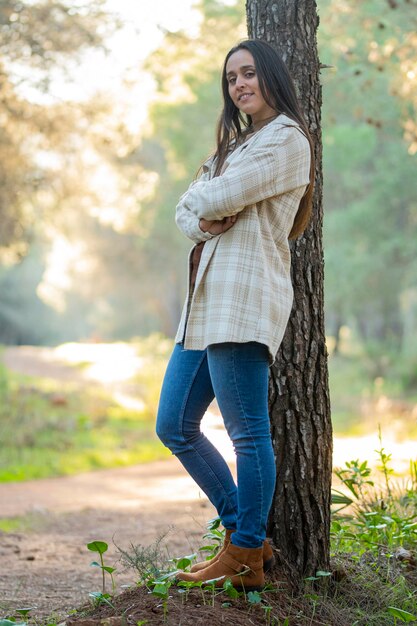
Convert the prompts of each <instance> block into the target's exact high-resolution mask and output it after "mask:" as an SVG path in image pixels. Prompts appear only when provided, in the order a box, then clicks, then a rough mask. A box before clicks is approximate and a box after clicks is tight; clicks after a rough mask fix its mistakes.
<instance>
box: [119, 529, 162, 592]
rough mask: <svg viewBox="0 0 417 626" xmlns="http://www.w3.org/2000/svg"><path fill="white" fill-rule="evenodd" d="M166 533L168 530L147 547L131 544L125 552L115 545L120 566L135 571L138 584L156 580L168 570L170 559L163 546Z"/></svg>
mask: <svg viewBox="0 0 417 626" xmlns="http://www.w3.org/2000/svg"><path fill="white" fill-rule="evenodd" d="M168 533H169V530H168V531H167V532H165V533H163V534H161V535H159V536H158V537H157V538H156V540H155V541H154V542H153V543H152V544H150V545H149V546H142V545H140V544H137V545H135V544H133V543H131V544H130V548H129V549H127V550H125V549H123V548H121V547H120V546H118V545H117V544H115V546H116V548H117V550H118V551H119V552H120V555H121V562H122V564H123V565H124V566H126V567H129V568H132V569H134V570H136V572H137V573H138V574H139V581H138V583H139V584H142V583H144V584H147V582H148V581H151V580H156V579H157V578H158V577H159V576H161V575H162V574H164V573H165V572H166V570H167V569H168V568H169V562H170V559H169V558H168V552H167V549H166V546H165V544H164V540H165V538H166V537H167V535H168Z"/></svg>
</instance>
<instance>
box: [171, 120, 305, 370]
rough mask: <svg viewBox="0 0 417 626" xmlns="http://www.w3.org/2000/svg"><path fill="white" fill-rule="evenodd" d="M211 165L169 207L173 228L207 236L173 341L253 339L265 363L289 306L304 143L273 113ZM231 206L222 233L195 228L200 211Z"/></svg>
mask: <svg viewBox="0 0 417 626" xmlns="http://www.w3.org/2000/svg"><path fill="white" fill-rule="evenodd" d="M214 167H215V163H214V161H213V158H212V157H211V158H210V159H209V160H208V161H207V162H206V163H205V164H204V165H203V174H202V176H201V177H200V178H198V179H197V180H196V181H194V182H193V183H192V184H191V185H190V187H189V188H188V190H187V191H186V192H185V193H184V194H183V195H182V196H181V198H180V200H179V203H178V206H177V209H176V223H177V225H178V227H179V229H180V230H181V231H182V232H183V233H184V234H185V235H186V236H187V237H189V238H190V239H191V240H192V241H194V243H199V242H200V241H205V242H206V244H205V246H204V248H203V253H202V256H201V260H200V264H199V267H198V273H197V277H196V281H195V287H194V290H193V292H192V293H190V288H189V289H188V293H187V298H186V301H185V304H184V309H183V312H182V316H181V320H180V324H179V328H178V332H177V335H176V338H175V341H176V342H177V343H179V342H183V343H184V347H185V348H186V349H190V350H203V349H205V348H206V347H207V346H208V345H210V344H213V343H222V342H227V341H234V342H237V343H244V342H248V341H257V342H259V343H263V344H265V345H266V346H268V349H269V353H270V362H271V363H272V362H273V361H274V360H275V355H276V353H277V351H278V348H279V345H280V343H281V341H282V337H283V335H284V332H285V328H286V326H287V322H288V318H289V316H290V312H291V307H292V301H293V289H292V285H291V277H290V264H291V257H290V249H289V245H288V235H289V233H290V230H291V228H292V225H293V221H294V217H295V215H296V212H297V210H298V206H299V203H300V200H301V198H302V196H303V193H304V191H305V188H306V185H307V184H308V182H309V174H310V148H309V143H308V141H307V139H306V137H305V136H304V135H303V133H302V132H301V131H300V129H299V127H298V126H297V124H296V122H294V121H293V120H291V119H290V118H288V117H287V116H285V115H279V116H278V117H277V118H275V119H274V120H273V121H272V122H270V123H269V124H267V125H266V126H264V127H263V128H261V130H259V131H258V132H257V133H256V134H254V135H253V136H251V137H250V138H249V139H248V140H247V141H246V142H245V143H244V144H242V145H241V146H239V147H238V148H236V149H235V150H234V151H233V152H232V153H231V154H230V155H229V156H228V158H227V160H226V162H225V168H224V169H223V173H222V174H221V175H220V176H217V177H215V178H213V177H212V176H213V172H214ZM236 214H238V218H237V221H236V222H235V224H234V225H233V226H232V228H230V229H229V230H228V231H226V232H225V233H222V234H221V235H216V236H212V235H210V234H209V233H204V232H203V231H202V230H201V229H200V228H199V220H200V218H202V217H204V218H205V219H207V220H213V219H216V220H218V219H222V218H223V217H226V216H229V215H236ZM191 253H192V250H191V252H190V257H189V263H190V259H191Z"/></svg>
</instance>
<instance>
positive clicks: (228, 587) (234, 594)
mask: <svg viewBox="0 0 417 626" xmlns="http://www.w3.org/2000/svg"><path fill="white" fill-rule="evenodd" d="M223 589H224V590H225V592H226V593H227V595H228V596H229V598H232V599H233V600H235V599H236V598H238V597H239V592H238V590H237V589H235V588H234V587H233V584H232V581H231V580H230V578H226V580H225V581H224V583H223Z"/></svg>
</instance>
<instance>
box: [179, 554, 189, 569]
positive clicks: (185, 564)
mask: <svg viewBox="0 0 417 626" xmlns="http://www.w3.org/2000/svg"><path fill="white" fill-rule="evenodd" d="M176 565H177V567H178V569H185V568H186V567H189V566H190V565H191V559H188V558H187V557H186V556H184V557H183V558H182V559H179V560H178V561H177V563H176Z"/></svg>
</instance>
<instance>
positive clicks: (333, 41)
mask: <svg viewBox="0 0 417 626" xmlns="http://www.w3.org/2000/svg"><path fill="white" fill-rule="evenodd" d="M195 6H196V10H197V11H198V13H199V20H198V23H197V26H195V27H194V28H193V29H192V30H190V29H188V30H187V28H185V27H184V29H182V30H181V29H180V30H175V31H169V30H165V31H164V37H163V40H162V43H161V45H160V46H158V48H157V49H156V50H154V51H153V52H152V53H151V54H150V55H149V57H148V59H147V61H146V64H145V65H144V66H139V64H138V65H137V66H136V67H134V68H133V70H132V69H131V70H130V72H128V73H126V75H125V76H124V77H122V83H123V89H120V90H119V92H117V93H114V92H112V91H106V90H102V91H101V92H97V93H95V94H93V95H91V97H89V98H88V99H84V100H82V101H75V100H71V99H69V98H66V97H62V98H61V99H59V98H58V99H57V98H56V97H54V98H51V97H50V93H51V90H52V91H53V87H54V85H56V83H57V81H58V79H59V77H61V78H60V80H61V82H62V81H63V80H65V79H62V77H63V76H67V75H68V76H72V77H74V75H76V74H77V71H78V70H77V67H78V65H77V64H80V63H81V64H82V61H83V58H84V57H83V55H84V54H85V52H86V50H87V49H88V50H96V49H100V48H102V49H104V48H106V47H107V46H108V45H109V43H108V42H109V41H111V35H112V33H114V31H115V30H116V29H117V28H119V27H121V26H122V25H123V20H125V19H126V17H123V18H122V17H119V18H117V17H116V18H115V16H114V15H112V14H111V13H110V12H109V5H108V4H107V3H106V2H89V3H83V2H81V1H80V2H77V3H76V4H74V3H71V4H68V5H67V4H65V3H64V2H62V3H57V2H37V1H33V2H23V1H22V2H17V1H16V2H12V1H10V2H0V20H1V29H2V44H1V50H2V53H3V54H2V58H3V62H2V65H1V68H0V69H1V76H0V79H1V88H2V102H1V104H0V112H1V115H0V123H1V135H0V151H1V157H2V159H1V163H2V165H1V168H2V169H1V175H2V186H1V189H0V217H1V222H0V224H1V225H0V246H1V248H0V341H2V342H3V343H23V342H25V343H54V342H57V341H62V340H63V339H85V338H89V337H90V338H91V337H94V338H98V337H100V338H102V339H117V338H121V339H128V338H130V337H132V336H134V335H147V334H148V333H150V332H152V331H155V330H159V331H162V332H164V333H166V334H167V335H171V336H172V335H173V333H174V331H175V328H176V324H177V322H178V318H179V313H180V309H181V306H182V302H183V298H184V295H185V286H186V285H185V282H186V269H187V267H186V266H187V262H186V255H187V251H188V249H189V247H190V246H189V242H187V240H186V239H185V238H184V237H182V235H181V234H180V233H179V232H177V229H176V227H175V224H174V219H173V218H174V209H175V205H176V200H177V198H178V196H179V195H180V193H181V192H182V191H183V190H184V189H185V188H186V186H187V185H188V184H189V182H190V180H192V178H193V177H194V176H195V175H196V171H197V169H198V164H199V163H201V162H202V161H203V160H204V158H205V157H206V156H207V155H208V154H209V153H210V151H211V150H212V149H213V147H214V140H215V137H214V127H215V123H216V119H217V116H218V114H219V111H220V108H221V102H220V87H219V73H220V72H219V70H220V66H221V63H222V60H223V58H224V54H225V52H226V51H227V50H228V49H229V47H230V46H231V45H232V44H233V43H234V42H235V41H237V40H238V39H239V38H242V37H244V36H245V35H246V26H245V10H244V9H245V7H244V2H243V0H239V1H237V2H232V1H228V2H223V1H221V0H202V1H200V2H199V3H198V4H196V5H195ZM416 6H417V3H416V2H415V1H413V0H395V1H394V0H386V1H385V0H384V1H381V0H360V1H359V0H352V1H350V2H345V1H342V0H320V1H319V2H318V9H319V13H320V20H321V23H320V28H319V45H320V58H321V61H322V63H323V64H325V65H329V66H331V68H330V69H323V72H322V80H323V95H324V97H323V100H324V106H323V140H324V176H325V181H324V195H325V222H324V228H325V259H326V267H325V300H326V322H327V333H328V335H329V346H330V348H331V349H334V350H335V353H336V354H337V352H338V351H339V352H340V351H342V352H343V354H344V355H345V357H346V354H347V353H346V349H345V347H344V342H345V339H346V336H347V333H348V332H350V342H349V346H350V347H349V349H350V350H351V353H352V356H354V353H355V354H356V356H357V355H358V354H360V356H361V359H362V362H363V363H364V364H365V365H364V367H365V369H366V374H367V375H368V376H369V377H370V378H375V377H379V376H385V377H386V376H388V377H390V376H391V377H393V378H398V379H399V380H401V384H403V385H405V386H409V387H410V388H412V387H413V386H414V387H415V386H416V385H417V342H416V341H415V339H414V338H415V336H416V332H417V267H416V263H417V261H416V255H415V241H416V234H417V233H416V230H417V197H416V196H417V194H416V185H415V172H416V159H417V156H416V154H417V128H416V119H417V116H416V110H417V66H416V58H417V54H416V52H417V36H416V19H417V18H416ZM161 28H162V26H161ZM108 58H109V59H111V53H110V52H109V55H108ZM97 71H98V72H99V71H100V72H103V73H105V72H106V71H107V67H106V64H105V63H103V64H102V65H101V66H100V67H97ZM72 80H73V78H72ZM149 80H150V81H151V82H152V84H153V85H154V93H153V96H152V98H151V101H150V105H149V108H148V116H147V119H146V120H145V121H144V122H143V123H140V124H139V123H137V124H136V125H135V124H132V123H131V122H130V121H129V116H130V114H131V109H132V93H137V94H140V93H141V90H143V88H144V84H145V82H146V81H149ZM109 82H110V79H109ZM135 90H136V91H135ZM129 98H130V100H129ZM139 98H140V95H139V96H138V99H139ZM128 100H129V102H128ZM133 108H134V107H133ZM345 343H346V342H345ZM355 351H356V352H355Z"/></svg>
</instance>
